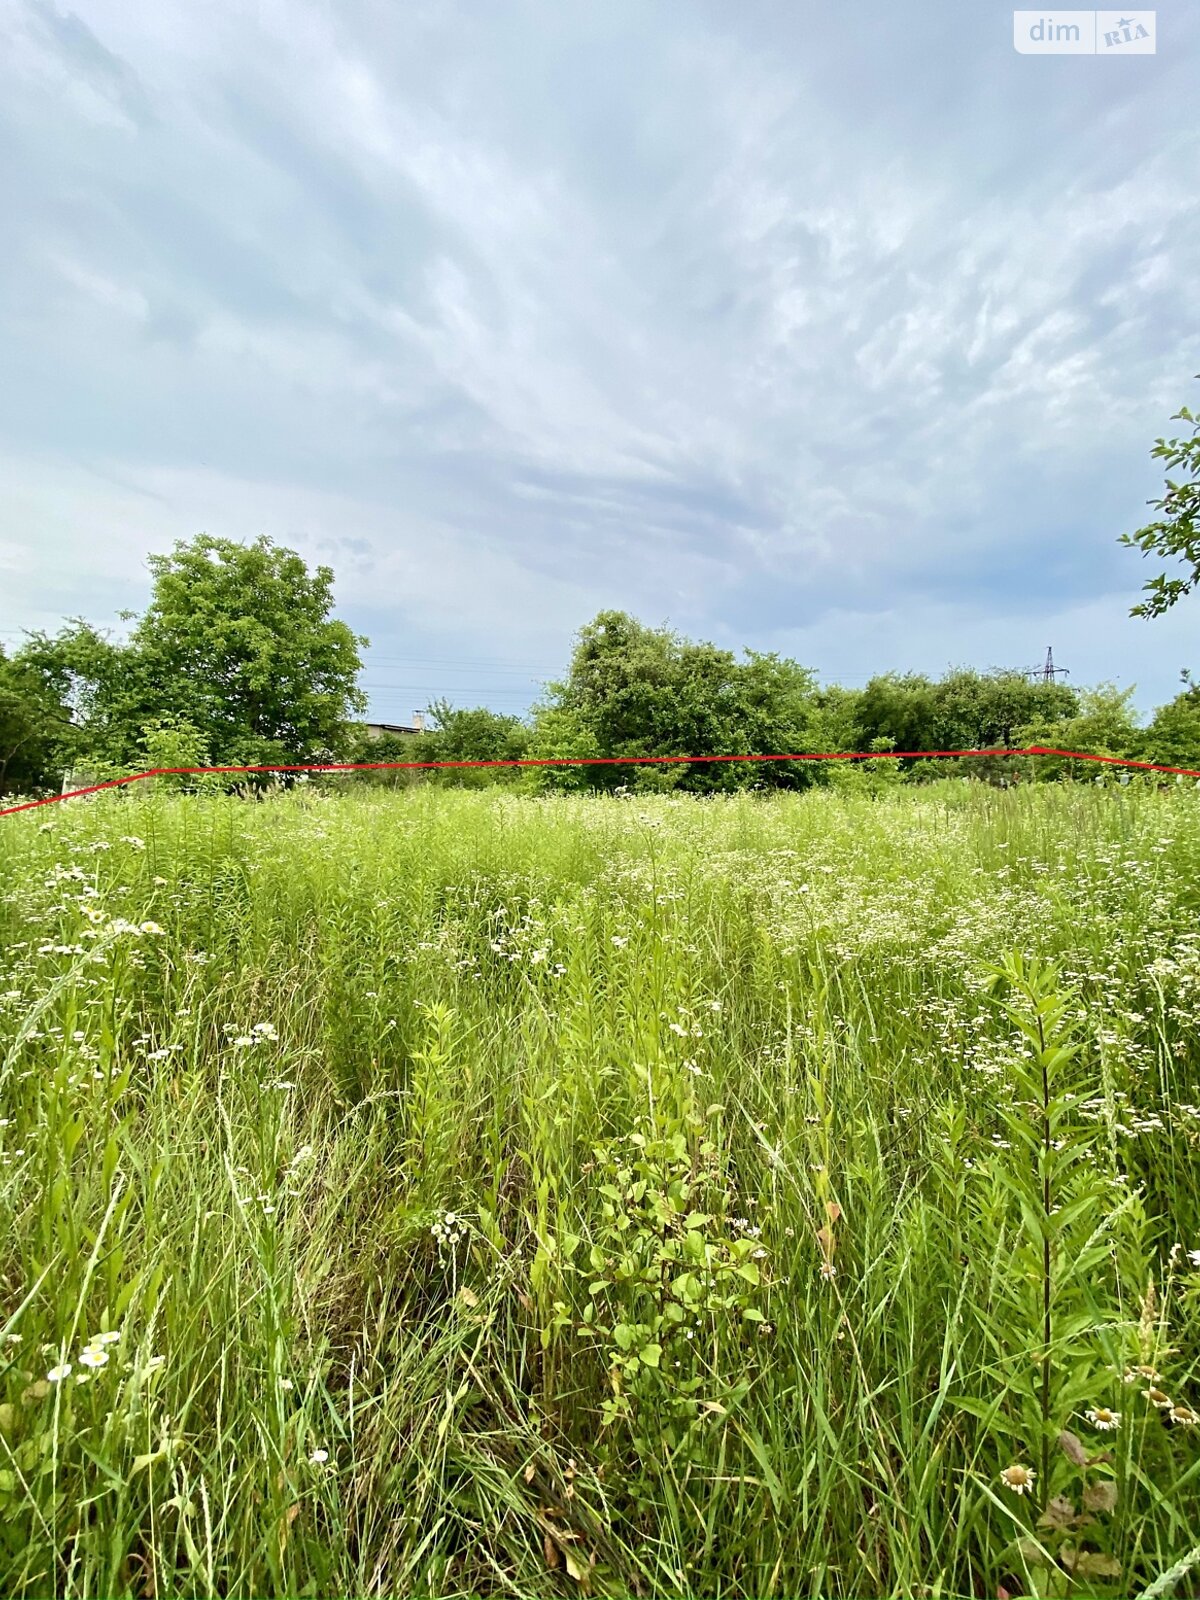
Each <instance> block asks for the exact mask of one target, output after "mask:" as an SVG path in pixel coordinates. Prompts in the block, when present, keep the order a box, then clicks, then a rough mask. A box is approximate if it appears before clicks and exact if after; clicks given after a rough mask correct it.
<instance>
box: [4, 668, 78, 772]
mask: <svg viewBox="0 0 1200 1600" xmlns="http://www.w3.org/2000/svg"><path fill="white" fill-rule="evenodd" d="M74 733H75V729H74V727H73V725H72V723H71V716H70V711H69V708H68V707H67V705H66V703H65V700H64V698H63V696H62V694H61V693H60V692H56V689H55V685H54V684H53V683H52V682H50V681H48V680H47V679H46V678H45V677H44V676H43V675H42V674H41V673H39V672H38V671H37V670H36V669H35V668H34V667H33V666H31V665H30V663H28V662H26V661H23V660H21V659H20V657H19V656H18V657H17V658H16V659H14V660H11V661H10V660H9V659H8V658H7V657H6V656H5V653H4V649H3V647H2V646H0V794H30V793H33V792H35V791H37V790H39V789H49V788H53V787H55V786H56V785H57V784H58V782H59V781H60V779H61V777H62V772H63V768H64V767H65V766H66V765H67V762H68V761H69V759H70V749H71V746H72V744H73V738H74Z"/></svg>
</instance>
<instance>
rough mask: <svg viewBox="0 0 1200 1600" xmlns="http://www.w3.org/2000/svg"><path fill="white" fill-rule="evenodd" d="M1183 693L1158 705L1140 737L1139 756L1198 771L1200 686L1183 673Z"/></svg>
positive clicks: (1199, 759) (1199, 752) (1199, 768)
mask: <svg viewBox="0 0 1200 1600" xmlns="http://www.w3.org/2000/svg"><path fill="white" fill-rule="evenodd" d="M1183 684H1184V687H1183V690H1182V692H1181V693H1179V694H1177V695H1176V696H1175V698H1174V700H1171V701H1169V702H1168V703H1167V704H1166V705H1165V706H1159V708H1158V710H1157V711H1156V712H1155V713H1154V715H1153V717H1152V718H1151V719H1150V725H1149V727H1148V728H1146V730H1145V732H1144V734H1143V736H1142V756H1143V758H1144V759H1145V760H1146V761H1154V762H1157V763H1159V764H1160V765H1161V766H1165V767H1186V768H1187V769H1188V770H1189V771H1192V772H1195V771H1198V770H1200V684H1195V683H1193V682H1192V679H1191V674H1190V673H1187V672H1185V673H1184V674H1183Z"/></svg>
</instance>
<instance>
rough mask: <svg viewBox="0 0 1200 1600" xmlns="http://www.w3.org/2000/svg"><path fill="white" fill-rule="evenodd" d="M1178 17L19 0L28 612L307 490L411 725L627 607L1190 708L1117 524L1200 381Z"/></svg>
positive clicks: (409, 2)
mask: <svg viewBox="0 0 1200 1600" xmlns="http://www.w3.org/2000/svg"><path fill="white" fill-rule="evenodd" d="M1053 14H1054V13H1048V15H1053ZM1156 22H1157V26H1156V39H1157V50H1156V53H1155V54H1153V55H1139V56H1130V55H1124V56H1120V57H1112V56H1108V57H1097V56H1061V55H1053V56H1051V55H1025V54H1019V53H1018V52H1017V51H1016V50H1015V49H1014V45H1013V16H1012V10H1011V9H1010V8H1004V7H1001V6H998V5H995V4H993V3H992V0H923V3H922V4H921V5H920V6H899V5H896V4H895V3H894V0H893V3H889V4H881V3H876V0H856V3H855V4H853V5H848V4H839V5H825V6H817V5H815V4H810V3H807V0H786V3H767V0H748V3H744V4H738V5H731V4H729V3H728V0H723V3H715V0H653V3H651V0H640V3H637V4H634V3H630V0H540V3H530V0H496V3H493V4H487V5H481V4H479V3H478V0H470V3H466V0H463V3H457V0H443V3H440V4H426V3H425V0H403V3H401V4H397V3H395V0H387V3H373V0H337V3H336V4H328V5H327V4H323V3H320V0H205V3H204V4H203V5H196V4H194V3H193V4H180V3H178V0H156V3H155V4H154V5H153V6H149V5H130V4H129V3H128V0H80V3H78V4H77V5H76V6H75V7H74V8H68V7H67V6H58V5H55V4H52V3H41V0H0V38H2V39H3V40H4V41H5V42H4V44H3V46H0V200H2V201H3V215H4V217H5V218H6V226H5V234H6V241H5V247H4V249H3V250H2V251H0V372H2V373H3V381H2V382H0V642H3V644H4V645H5V646H6V647H9V648H11V647H13V646H16V645H18V644H19V642H20V639H21V637H22V630H27V629H33V628H47V629H50V630H54V629H56V628H57V627H58V626H60V625H61V622H62V620H63V618H65V617H70V616H83V617H86V618H87V619H88V620H89V621H91V622H92V623H94V624H95V625H97V626H98V627H101V628H111V629H112V630H113V631H114V636H118V637H119V636H120V634H121V625H120V623H119V621H118V616H117V614H118V612H120V611H121V610H122V609H123V608H130V609H133V610H140V609H142V608H143V607H144V606H145V604H146V603H147V601H148V599H149V595H150V576H149V571H148V568H147V566H146V556H147V554H148V553H151V552H165V551H168V550H170V549H171V547H172V546H173V545H174V543H175V542H176V541H177V540H180V539H190V538H192V537H194V536H195V535H196V534H199V533H202V532H204V533H209V534H214V535H219V536H222V537H225V538H232V539H238V540H247V541H249V540H252V539H254V538H256V537H257V536H258V535H260V534H267V535H269V536H270V537H271V538H273V539H275V540H276V541H277V542H279V543H282V544H284V545H287V546H289V547H290V548H292V549H295V550H298V551H299V552H300V553H301V554H302V555H303V556H304V558H305V559H306V560H307V561H308V562H310V564H313V565H315V564H317V563H324V564H327V565H329V566H330V567H332V568H333V571H334V573H335V577H336V582H335V598H336V609H337V614H338V615H340V616H341V617H344V618H345V619H346V620H347V621H348V622H349V623H351V625H352V626H353V627H354V628H355V629H356V630H357V631H358V632H360V633H362V634H365V635H367V636H368V637H369V639H370V641H371V642H370V646H369V648H368V649H367V650H366V651H365V652H364V661H365V669H364V673H363V677H362V683H363V685H364V687H365V688H366V689H367V691H368V694H369V698H370V707H371V709H370V715H371V716H372V717H373V718H375V719H378V720H384V721H394V722H400V721H407V720H409V717H410V714H411V713H412V712H413V711H414V710H417V709H420V708H422V707H425V706H427V705H428V704H429V702H430V701H431V700H432V699H434V698H438V697H442V696H445V697H446V698H448V699H450V700H451V701H452V702H453V703H454V704H458V705H480V704H486V705H490V706H492V707H494V708H495V709H497V710H504V711H513V712H524V711H525V710H526V709H527V708H528V707H529V706H530V704H531V703H532V702H533V701H534V700H535V699H536V697H537V695H538V693H539V686H540V684H541V683H542V682H544V681H545V680H547V679H550V678H553V677H554V676H556V675H557V674H558V673H559V672H560V671H561V669H562V668H563V667H564V666H565V664H566V662H567V660H568V659H569V655H570V650H571V646H572V641H573V639H574V636H575V634H576V633H577V631H578V629H579V628H580V627H582V626H583V624H584V623H586V622H587V621H588V620H589V619H590V618H591V617H593V616H594V615H595V614H596V612H598V611H600V610H601V609H605V608H610V607H612V608H617V609H621V610H625V611H629V612H631V613H633V614H634V615H635V616H637V617H639V618H640V619H641V620H642V621H644V622H647V623H650V624H654V625H658V624H664V623H665V624H668V625H670V626H671V627H673V628H674V629H676V630H677V631H678V632H680V633H682V634H684V635H686V636H687V637H689V638H696V639H705V640H710V641H712V642H713V643H715V644H718V645H721V646H724V647H727V648H730V649H734V650H741V649H742V648H743V647H751V648H753V649H756V650H775V651H778V652H780V653H781V654H783V655H786V656H790V657H793V658H794V659H796V660H798V661H800V662H802V663H803V664H804V665H805V666H808V667H811V668H813V669H815V670H816V671H817V672H818V674H819V675H820V677H821V679H822V681H824V682H826V683H843V684H847V685H849V686H860V685H861V684H863V683H864V682H865V681H866V680H867V679H868V678H869V677H870V676H871V675H872V674H874V673H876V672H881V671H887V670H893V669H894V670H898V671H922V672H930V673H932V674H940V673H941V672H942V671H944V670H946V668H948V667H950V666H958V665H968V666H975V667H978V668H980V669H982V670H986V669H988V668H991V667H998V666H1004V667H1027V666H1032V665H1034V664H1035V663H1037V662H1039V661H1040V660H1042V659H1043V658H1044V655H1045V651H1046V648H1047V646H1048V645H1052V646H1053V649H1054V655H1055V659H1056V661H1057V662H1059V663H1060V664H1062V665H1063V666H1066V667H1067V668H1069V669H1070V673H1071V677H1070V679H1069V680H1068V681H1070V682H1073V683H1078V684H1093V683H1097V682H1099V681H1102V680H1107V681H1112V682H1115V683H1117V684H1118V685H1119V686H1120V687H1122V688H1126V687H1130V686H1133V685H1136V692H1135V704H1136V705H1137V706H1138V707H1139V708H1140V709H1141V710H1142V711H1143V712H1146V711H1148V710H1149V709H1151V708H1153V707H1154V706H1155V705H1158V704H1161V703H1162V702H1164V701H1165V700H1168V699H1170V698H1171V697H1172V696H1173V695H1174V694H1175V692H1176V691H1177V689H1178V686H1179V685H1178V680H1179V673H1180V669H1181V668H1183V667H1185V666H1187V667H1190V668H1193V669H1200V650H1198V649H1197V648H1196V642H1197V633H1198V631H1200V630H1198V626H1197V624H1198V623H1200V595H1197V596H1195V597H1192V598H1191V599H1189V600H1184V601H1183V602H1181V603H1180V604H1179V605H1178V606H1177V607H1176V608H1175V610H1174V611H1173V612H1171V613H1169V614H1168V615H1167V616H1165V617H1163V618H1161V619H1158V620H1155V621H1145V620H1142V619H1131V618H1130V617H1129V615H1128V613H1129V609H1130V607H1131V606H1132V605H1133V604H1135V603H1136V601H1137V600H1138V598H1139V591H1140V588H1141V585H1142V584H1143V583H1144V582H1145V580H1146V579H1147V578H1149V577H1150V576H1151V575H1152V574H1153V573H1154V572H1156V571H1158V570H1161V565H1156V564H1154V563H1153V562H1151V561H1147V560H1145V559H1144V558H1143V557H1142V556H1141V555H1140V553H1139V552H1137V551H1136V550H1131V549H1128V548H1124V547H1122V546H1120V545H1119V544H1118V543H1117V539H1118V536H1119V535H1121V534H1122V533H1126V532H1131V531H1133V530H1134V529H1136V528H1138V527H1140V526H1141V525H1142V524H1143V523H1144V522H1146V521H1148V520H1149V519H1150V517H1151V515H1152V513H1151V512H1150V511H1149V510H1148V509H1147V505H1146V502H1147V501H1148V500H1150V499H1153V498H1154V497H1156V496H1157V495H1158V494H1159V493H1160V492H1161V490H1162V484H1163V472H1162V469H1161V465H1160V463H1159V462H1157V461H1155V460H1153V459H1152V457H1151V455H1150V450H1151V448H1152V446H1153V444H1154V441H1155V439H1156V438H1157V437H1159V436H1160V435H1163V434H1166V435H1167V436H1168V437H1171V436H1173V435H1175V434H1177V433H1178V432H1179V431H1180V429H1181V426H1182V425H1179V424H1172V423H1171V421H1170V419H1171V416H1172V414H1173V413H1175V412H1177V411H1178V410H1179V408H1180V406H1182V405H1185V404H1187V405H1191V406H1193V407H1195V406H1196V405H1197V403H1198V402H1200V385H1198V384H1197V381H1196V374H1198V373H1200V271H1198V270H1197V267H1198V265H1200V205H1198V204H1197V178H1198V176H1200V119H1197V117H1196V115H1195V94H1196V84H1197V82H1198V81H1200V71H1198V69H1200V3H1198V0H1171V3H1170V4H1169V5H1168V6H1166V7H1165V8H1162V9H1160V10H1158V12H1157V18H1156Z"/></svg>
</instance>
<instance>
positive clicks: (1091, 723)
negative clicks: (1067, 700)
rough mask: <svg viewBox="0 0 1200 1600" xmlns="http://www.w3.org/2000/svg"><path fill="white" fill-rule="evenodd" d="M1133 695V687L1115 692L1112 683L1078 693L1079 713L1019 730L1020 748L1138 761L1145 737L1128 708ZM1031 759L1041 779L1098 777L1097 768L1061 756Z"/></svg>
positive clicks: (1132, 712) (1047, 720) (1030, 724)
mask: <svg viewBox="0 0 1200 1600" xmlns="http://www.w3.org/2000/svg"><path fill="white" fill-rule="evenodd" d="M1133 692H1134V691H1133V686H1132V685H1130V687H1129V688H1128V689H1118V688H1117V687H1116V685H1115V684H1111V683H1102V684H1099V685H1097V687H1096V688H1094V689H1083V690H1081V691H1079V706H1078V710H1077V711H1076V712H1075V713H1074V714H1073V715H1072V716H1069V717H1063V718H1061V719H1059V720H1056V721H1051V720H1049V719H1041V720H1039V721H1036V722H1031V723H1029V724H1028V725H1027V726H1025V727H1024V728H1021V729H1020V730H1019V732H1018V734H1017V738H1018V741H1019V743H1020V744H1021V745H1023V746H1028V745H1046V746H1049V747H1050V748H1051V749H1055V750H1078V751H1081V752H1084V753H1086V754H1088V755H1097V756H1119V757H1122V758H1124V759H1125V760H1130V761H1137V760H1140V759H1141V758H1142V748H1143V738H1144V735H1143V732H1142V730H1141V729H1140V728H1139V727H1138V725H1137V720H1136V713H1135V712H1134V710H1133V708H1132V706H1131V704H1130V702H1131V701H1132V699H1133ZM1032 759H1033V761H1034V764H1035V770H1036V773H1037V776H1038V777H1040V778H1047V779H1049V778H1062V777H1069V778H1075V779H1079V780H1090V779H1094V778H1095V777H1096V776H1097V768H1096V767H1094V766H1093V765H1091V764H1090V763H1087V762H1080V761H1070V760H1067V759H1065V758H1064V757H1060V756H1035V757H1033V758H1032ZM1100 770H1101V771H1103V769H1100Z"/></svg>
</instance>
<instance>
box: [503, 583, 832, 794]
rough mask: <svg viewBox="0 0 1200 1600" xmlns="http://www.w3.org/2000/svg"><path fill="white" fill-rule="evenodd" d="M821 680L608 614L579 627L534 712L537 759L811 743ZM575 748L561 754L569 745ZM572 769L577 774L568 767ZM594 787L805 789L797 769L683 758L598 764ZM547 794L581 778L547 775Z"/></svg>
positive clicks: (787, 664) (774, 659)
mask: <svg viewBox="0 0 1200 1600" xmlns="http://www.w3.org/2000/svg"><path fill="white" fill-rule="evenodd" d="M814 696H815V685H814V681H813V676H812V674H811V673H810V672H808V671H807V670H806V669H805V668H803V667H800V666H798V665H797V664H796V663H795V662H792V661H784V660H781V659H780V658H779V657H778V656H775V655H760V654H756V653H750V654H749V656H748V658H747V660H745V661H742V662H739V661H738V660H737V659H736V658H735V656H734V655H733V653H732V651H729V650H721V649H718V648H717V646H715V645H712V644H697V643H693V642H691V641H690V640H686V639H681V638H680V637H678V636H677V635H676V634H675V633H673V632H671V631H670V630H669V629H667V628H649V627H647V626H645V624H643V623H641V622H638V621H636V620H635V619H634V618H633V617H630V616H628V615H626V613H625V612H622V611H602V612H601V613H600V614H599V615H598V616H597V617H596V618H594V620H593V621H592V622H590V623H588V624H587V625H586V626H585V627H584V628H583V629H581V630H580V633H579V637H578V641H577V643H576V647H575V651H574V654H573V656H572V659H571V665H570V669H569V671H568V674H567V677H566V678H565V679H564V680H563V681H562V682H561V683H552V684H550V685H549V686H548V690H547V699H546V701H545V703H544V704H543V705H541V706H540V707H538V709H537V711H536V712H535V743H536V746H537V750H538V754H539V755H540V754H542V753H545V754H546V755H568V754H574V753H578V754H581V755H583V754H586V755H591V754H595V755H597V756H607V757H620V756H681V755H697V756H714V755H747V754H754V753H755V752H756V751H761V752H763V753H775V752H777V751H788V750H796V751H802V750H807V749H811V748H812V744H811V738H812V728H813V711H814ZM564 741H566V744H569V745H570V747H571V748H570V749H568V748H566V744H564ZM566 770H570V769H566ZM586 770H587V774H588V776H587V784H588V786H589V787H602V788H608V789H613V788H617V787H619V786H622V785H628V784H632V785H633V786H634V787H637V788H642V789H646V788H655V789H656V788H663V787H669V788H673V787H686V788H688V789H692V790H698V791H702V792H709V791H713V790H722V789H732V788H738V787H745V786H746V785H748V784H750V783H752V782H766V783H772V784H780V783H789V784H795V783H806V782H810V781H811V780H812V771H811V768H809V767H807V766H802V765H801V764H800V763H795V764H789V763H775V762H772V763H770V764H769V765H766V764H764V766H763V768H762V769H761V770H758V769H755V768H754V767H752V766H750V765H749V764H748V763H734V762H730V763H717V762H711V763H710V762H695V763H691V762H679V763H678V764H674V763H672V764H671V765H669V766H666V765H664V766H662V767H658V766H652V765H649V764H647V765H644V766H632V767H629V768H623V767H621V766H619V765H613V766H598V767H594V768H589V769H586ZM544 781H545V784H546V785H547V786H551V787H575V786H577V784H578V782H579V780H578V778H577V777H576V778H573V779H568V778H566V777H565V776H564V777H552V776H548V777H547V779H546V780H544Z"/></svg>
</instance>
